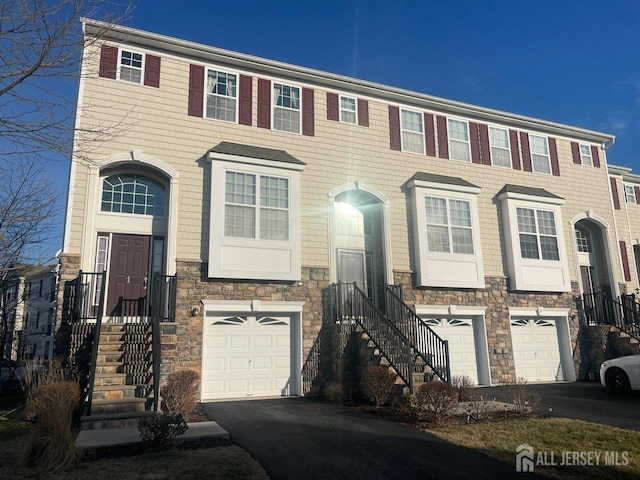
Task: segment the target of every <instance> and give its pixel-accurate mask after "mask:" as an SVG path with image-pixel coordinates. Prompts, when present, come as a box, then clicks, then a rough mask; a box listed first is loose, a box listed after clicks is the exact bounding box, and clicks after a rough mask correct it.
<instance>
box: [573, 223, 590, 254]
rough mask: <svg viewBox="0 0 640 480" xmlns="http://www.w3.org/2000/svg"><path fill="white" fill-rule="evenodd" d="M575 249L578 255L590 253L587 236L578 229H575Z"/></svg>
mask: <svg viewBox="0 0 640 480" xmlns="http://www.w3.org/2000/svg"><path fill="white" fill-rule="evenodd" d="M576 248H577V250H578V253H591V242H590V240H589V234H588V233H587V232H585V231H584V230H581V229H579V228H576Z"/></svg>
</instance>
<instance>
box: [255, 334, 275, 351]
mask: <svg viewBox="0 0 640 480" xmlns="http://www.w3.org/2000/svg"><path fill="white" fill-rule="evenodd" d="M272 346H273V337H272V336H271V335H254V336H253V347H254V348H271V347H272Z"/></svg>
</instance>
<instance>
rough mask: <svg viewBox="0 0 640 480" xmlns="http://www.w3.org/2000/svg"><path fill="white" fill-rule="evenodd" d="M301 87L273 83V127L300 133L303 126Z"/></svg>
mask: <svg viewBox="0 0 640 480" xmlns="http://www.w3.org/2000/svg"><path fill="white" fill-rule="evenodd" d="M301 111H302V104H301V101H300V88H299V87H294V86H291V85H285V84H282V83H275V82H274V83H273V129H274V130H282V131H285V132H293V133H300V130H301V127H302V113H301Z"/></svg>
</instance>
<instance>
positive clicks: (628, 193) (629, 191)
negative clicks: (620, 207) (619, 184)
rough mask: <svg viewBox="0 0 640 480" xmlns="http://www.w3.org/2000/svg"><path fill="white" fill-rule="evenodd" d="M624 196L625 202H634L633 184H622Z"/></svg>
mask: <svg viewBox="0 0 640 480" xmlns="http://www.w3.org/2000/svg"><path fill="white" fill-rule="evenodd" d="M624 197H625V198H626V200H627V203H636V192H635V190H634V188H633V185H625V186H624Z"/></svg>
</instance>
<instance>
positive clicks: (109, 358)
mask: <svg viewBox="0 0 640 480" xmlns="http://www.w3.org/2000/svg"><path fill="white" fill-rule="evenodd" d="M122 353H123V352H105V353H98V356H97V357H96V365H100V364H101V363H105V362H106V363H122V361H123V359H122Z"/></svg>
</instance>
